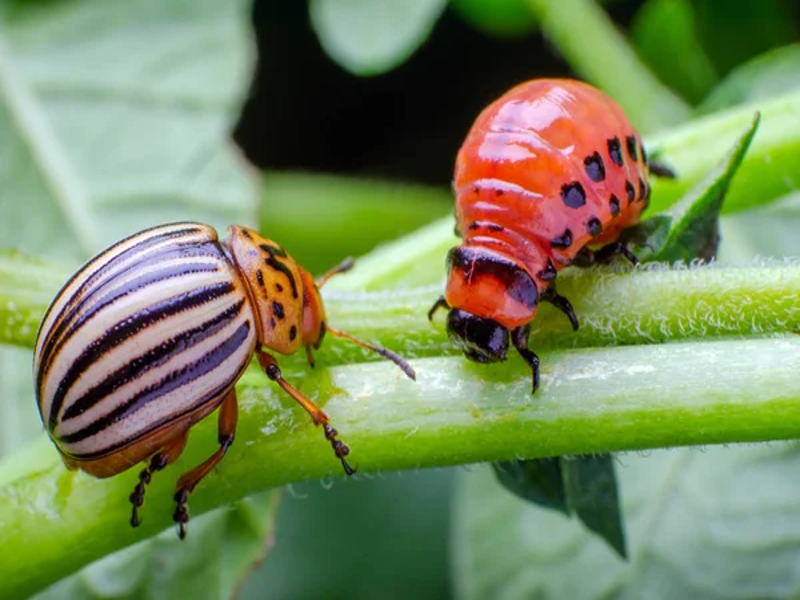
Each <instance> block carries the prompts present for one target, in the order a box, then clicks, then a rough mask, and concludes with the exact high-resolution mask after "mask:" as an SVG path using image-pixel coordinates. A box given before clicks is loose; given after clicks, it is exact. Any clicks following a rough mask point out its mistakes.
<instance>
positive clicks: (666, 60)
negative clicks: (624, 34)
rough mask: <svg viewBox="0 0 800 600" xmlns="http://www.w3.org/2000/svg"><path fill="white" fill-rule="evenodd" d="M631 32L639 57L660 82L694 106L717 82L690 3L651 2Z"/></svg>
mask: <svg viewBox="0 0 800 600" xmlns="http://www.w3.org/2000/svg"><path fill="white" fill-rule="evenodd" d="M630 33H631V39H632V40H633V43H634V44H635V46H636V50H637V51H638V53H639V55H640V56H641V57H642V58H643V59H644V60H645V61H646V62H647V64H648V65H649V66H650V68H651V69H653V71H654V72H655V73H656V75H658V77H659V79H661V81H663V82H664V83H666V84H667V85H669V86H670V87H671V88H673V89H674V90H676V91H677V92H680V94H681V95H682V96H683V97H684V98H686V99H687V100H689V101H690V102H692V103H693V104H696V103H697V102H699V101H700V100H702V99H703V98H704V97H705V95H706V94H707V93H708V91H709V90H710V89H711V88H712V87H713V86H714V84H715V83H716V81H717V75H716V73H715V71H714V66H713V65H712V64H711V61H710V60H709V59H708V56H706V54H705V51H704V50H703V48H702V45H701V43H700V40H699V39H698V37H697V31H696V27H695V15H694V7H693V6H692V4H691V2H690V1H689V0H648V1H647V2H645V3H644V5H643V6H642V7H641V8H640V9H639V11H638V12H637V13H636V16H635V18H634V19H633V22H632V23H631V31H630Z"/></svg>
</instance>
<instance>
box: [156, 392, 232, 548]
mask: <svg viewBox="0 0 800 600" xmlns="http://www.w3.org/2000/svg"><path fill="white" fill-rule="evenodd" d="M238 420H239V403H238V401H237V399H236V388H231V391H230V392H228V395H227V396H225V399H224V400H223V401H222V404H221V405H220V407H219V426H218V430H219V448H218V449H217V451H216V452H214V454H212V455H211V456H210V457H208V458H207V459H206V460H205V461H204V462H203V463H202V464H201V465H199V466H197V467H195V468H194V469H192V470H191V471H189V472H188V473H184V474H183V475H181V478H180V479H179V480H178V486H177V491H176V492H175V502H176V503H177V506H176V507H175V513H174V514H173V515H172V518H173V519H174V520H175V522H176V523H177V524H178V537H180V538H181V539H183V538H185V537H186V523H187V522H188V521H189V512H188V511H187V509H186V500H187V498H188V496H189V494H190V493H191V492H192V491H193V490H194V488H195V487H196V486H197V484H198V483H200V481H201V480H202V479H203V478H204V477H205V476H206V475H208V474H209V473H210V472H211V470H212V469H213V468H214V467H216V466H217V464H219V461H221V460H222V459H223V457H224V456H225V454H226V453H227V452H228V448H230V447H231V444H232V443H233V438H234V435H235V434H236V423H237V422H238Z"/></svg>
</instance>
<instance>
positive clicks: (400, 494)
mask: <svg viewBox="0 0 800 600" xmlns="http://www.w3.org/2000/svg"><path fill="white" fill-rule="evenodd" d="M544 76H572V77H580V78H583V79H586V80H588V81H590V82H592V83H594V84H595V85H598V86H600V87H601V88H603V89H605V90H606V91H607V92H608V93H610V94H611V95H612V96H614V97H615V98H616V99H617V100H618V101H619V102H620V103H621V104H622V105H623V107H625V109H626V110H627V112H628V113H629V115H630V116H631V118H632V120H633V121H634V123H635V124H637V125H638V126H639V127H641V128H642V130H643V132H644V133H645V135H646V139H648V138H650V137H651V136H652V137H653V138H654V139H656V140H664V139H666V142H665V149H668V146H669V132H670V130H671V128H673V127H675V126H678V125H680V124H685V123H689V124H688V125H686V126H687V127H690V128H691V126H692V125H691V119H692V118H693V117H695V116H698V115H704V114H711V113H717V112H718V111H724V110H726V109H731V108H734V107H741V106H752V109H753V110H755V109H756V108H760V107H761V105H762V103H767V102H770V101H775V100H776V99H778V100H780V99H781V98H787V99H788V100H787V103H788V104H787V106H792V107H796V106H798V103H797V100H796V98H797V96H796V94H797V93H798V88H800V7H798V4H797V3H796V2H794V1H793V0H763V1H761V2H758V3H738V4H736V3H729V2H722V1H719V0H695V1H690V0H645V1H633V0H605V1H604V2H600V3H593V2H590V1H589V0H563V1H559V2H550V1H547V0H491V1H489V0H482V1H479V0H452V1H451V2H449V3H448V2H446V1H445V0H413V2H412V1H409V0H309V2H282V3H276V2H270V1H268V0H255V1H254V2H250V1H246V0H237V1H235V2H227V3H220V2H216V1H214V0H134V1H123V0H115V1H107V2H102V3H100V2H91V1H90V0H46V1H45V0H39V1H24V0H7V1H6V2H4V3H3V4H2V5H0V94H1V95H2V96H0V98H2V100H1V101H0V131H2V136H0V180H1V181H2V185H1V186H0V190H2V191H0V247H2V248H6V249H11V250H21V251H24V252H25V253H27V254H31V255H35V256H42V257H44V258H46V259H49V260H51V261H56V262H58V263H62V264H64V266H65V268H72V267H74V266H75V265H77V264H79V262H80V261H81V260H82V259H84V258H85V257H86V256H87V255H89V254H90V253H92V252H95V251H97V250H99V249H100V248H102V247H103V246H104V245H107V244H108V243H111V242H112V241H114V240H116V239H118V238H119V237H121V236H123V235H125V234H127V233H131V232H133V231H136V230H137V229H140V228H142V227H143V226H145V225H150V224H154V223H158V222H164V221H168V220H175V219H199V220H203V221H205V222H209V223H211V224H212V225H214V226H216V227H217V228H218V229H220V230H224V227H225V226H226V225H227V224H228V223H230V222H239V223H243V224H246V225H251V226H258V227H260V229H261V230H262V232H263V233H265V234H266V235H267V236H269V237H272V238H274V239H276V240H277V241H279V242H280V243H281V244H282V245H284V246H286V247H287V248H288V249H289V250H290V252H291V253H292V254H293V255H294V257H295V258H296V259H297V260H298V261H299V262H300V263H302V264H304V265H305V266H306V267H307V268H309V269H310V270H311V271H312V272H315V273H319V272H321V271H323V270H324V269H326V268H327V267H329V266H330V265H333V264H335V263H337V262H338V261H339V260H340V259H341V258H343V257H345V256H347V255H360V254H364V253H366V252H368V251H370V250H371V249H373V248H375V247H376V246H378V245H379V244H382V243H385V242H388V241H389V240H392V239H395V238H398V237H399V236H401V235H403V234H404V233H408V232H411V231H413V230H414V229H416V228H418V227H421V226H423V225H426V224H428V223H430V222H431V221H434V220H436V219H438V218H440V217H445V216H447V215H448V214H450V213H451V211H452V198H451V196H450V194H449V182H450V177H451V175H452V163H453V158H454V156H455V153H456V151H457V149H458V146H459V143H460V141H461V139H462V138H463V136H464V133H465V132H466V130H467V128H468V127H469V125H470V123H471V121H472V119H473V118H474V117H475V116H476V114H477V113H478V112H479V111H480V110H481V108H482V107H483V106H485V105H486V104H487V103H488V102H489V101H491V100H492V99H494V98H495V97H497V96H498V95H499V94H501V93H502V92H503V91H505V90H506V89H507V88H508V87H510V86H512V85H514V84H516V83H518V82H520V81H523V80H525V79H530V78H534V77H544ZM786 115H788V117H787V116H786ZM784 118H786V119H788V121H787V122H788V123H789V125H788V126H787V127H786V128H784V130H783V132H784V133H785V136H786V140H785V142H784V143H782V144H781V145H780V147H779V148H777V149H776V150H774V152H769V151H764V152H762V154H758V153H756V156H757V158H758V160H757V162H756V163H754V164H755V166H753V167H752V170H751V171H750V172H748V171H747V170H746V168H745V170H744V172H743V174H742V177H741V180H740V181H737V182H735V184H740V186H741V187H740V191H739V194H740V197H742V198H745V199H747V198H748V194H747V191H748V190H749V189H750V188H748V187H747V184H748V182H750V181H753V180H754V179H756V178H758V177H759V174H764V175H763V179H765V180H767V181H768V184H765V188H763V189H766V190H768V194H767V193H766V192H765V194H766V196H768V197H766V196H765V197H761V198H759V199H758V200H757V201H756V200H753V201H750V202H749V203H748V202H747V201H739V202H734V203H733V204H732V206H733V207H734V208H733V209H731V210H730V211H729V214H727V215H726V216H725V217H723V221H722V239H723V244H722V247H721V251H720V259H721V261H723V262H726V261H727V262H731V263H736V262H744V263H747V262H750V261H752V259H753V257H755V256H775V257H783V256H797V255H798V254H800V235H798V232H800V197H798V196H797V194H796V193H793V192H794V191H795V190H796V188H797V179H798V178H800V149H799V148H800V112H794V113H792V111H791V110H788V111H786V113H785V115H784ZM768 124H769V121H768V119H767V118H766V117H765V121H764V125H765V127H766V126H768ZM792 125H793V126H794V127H793V128H792ZM698 131H699V129H698ZM709 131H711V133H709V134H706V135H714V130H713V127H712V128H710V129H709ZM737 133H738V132H737ZM721 137H724V136H721ZM681 139H685V138H681ZM756 140H757V141H756V144H757V143H758V136H757V137H756ZM729 142H730V140H729V139H728V138H725V139H720V141H719V147H720V148H721V150H720V154H719V155H718V156H715V157H713V158H708V157H705V158H706V159H707V160H708V161H710V163H711V164H713V163H715V162H716V160H718V159H719V158H721V156H722V154H721V152H722V151H723V150H724V149H725V147H726V143H729ZM715 143H716V140H709V139H701V140H699V141H698V148H702V149H703V151H706V149H708V148H715V146H714V144H715ZM657 149H658V148H656V150H657ZM683 150H685V151H686V153H687V154H686V155H687V156H689V155H691V150H692V149H691V148H689V149H683ZM676 167H677V168H678V170H679V173H680V172H681V167H684V171H683V172H685V169H686V167H685V166H684V165H676ZM770 169H771V170H770ZM748 173H749V174H748ZM660 189H664V191H665V192H667V191H668V190H669V186H668V185H665V186H664V188H660ZM759 189H761V188H759ZM741 190H744V191H741ZM658 191H659V189H657V190H656V193H655V195H654V205H657V204H658V202H659V199H658ZM734 193H736V192H735V190H734V191H732V194H734ZM663 197H666V196H663ZM767 204H768V206H767ZM665 206H666V205H662V206H660V208H664V207H665ZM753 206H756V207H757V208H751V207H753ZM400 248H402V247H400ZM398 251H399V250H398V249H397V248H395V249H394V250H393V252H394V253H395V254H396V253H397V252H398ZM376 256H380V255H376ZM442 260H443V258H442ZM420 277H421V278H422V279H421V280H424V279H425V277H424V276H420ZM30 360H31V356H30V351H29V350H23V349H19V348H12V347H10V346H9V347H4V348H3V349H2V350H0V386H1V388H2V392H3V400H2V402H0V453H2V454H5V455H9V456H10V455H12V454H13V452H14V451H15V450H16V449H18V448H19V447H21V446H22V445H24V444H26V443H28V442H30V441H34V443H36V441H35V440H41V437H42V434H41V426H40V423H39V421H38V415H37V414H36V409H35V403H34V400H33V397H32V390H31V387H30V380H29V375H28V373H29V369H30ZM48 450H49V448H48ZM617 470H618V474H619V477H620V480H621V494H622V496H623V506H624V507H625V514H626V520H627V521H628V523H629V524H628V527H629V535H630V538H631V539H630V541H629V546H630V547H631V549H632V553H633V555H634V556H633V558H632V559H631V562H630V563H622V562H620V561H619V560H618V559H617V558H616V557H615V556H614V555H613V554H612V553H611V552H610V551H609V550H608V549H607V548H606V547H604V546H603V544H602V542H601V541H599V540H596V539H594V538H592V537H590V536H589V535H588V534H586V532H585V531H584V530H583V529H582V528H581V526H580V525H579V524H577V523H576V522H574V521H569V520H566V519H565V518H564V517H561V516H559V515H556V514H554V513H549V512H546V511H544V510H542V509H538V508H535V507H532V506H530V505H527V504H525V503H523V502H522V501H521V500H518V499H517V498H515V497H513V496H511V495H510V494H508V493H507V492H506V491H504V490H503V489H502V488H500V487H499V486H497V485H496V483H495V482H494V481H493V480H492V479H491V475H490V474H489V471H488V470H487V469H486V468H485V467H475V468H471V469H467V468H464V467H461V468H453V469H437V470H432V471H427V472H404V473H386V474H383V475H382V476H380V477H367V476H360V477H358V478H356V480H352V481H340V480H337V481H335V482H316V481H315V482H307V483H304V484H302V485H294V486H292V487H291V488H289V489H287V490H283V492H282V493H281V494H280V499H278V498H277V495H276V494H272V493H270V492H265V493H262V494H260V495H258V496H254V497H251V498H248V499H246V500H244V501H241V502H239V503H237V504H236V505H235V506H234V507H232V508H230V509H222V510H219V511H215V512H212V513H210V514H208V515H204V516H203V517H201V518H198V519H196V521H197V522H198V523H201V524H200V525H198V526H195V527H194V530H193V532H192V535H193V537H194V538H196V539H198V540H200V541H201V543H196V544H193V545H192V546H191V547H190V548H189V547H188V544H185V545H183V546H181V545H180V544H178V543H177V542H175V540H174V539H173V538H174V532H172V531H171V530H170V531H166V532H164V533H163V534H161V536H159V537H157V538H155V539H153V540H150V541H145V542H141V543H139V544H137V545H134V546H132V547H130V548H128V549H126V550H123V551H121V552H119V553H116V554H115V555H112V556H110V557H107V558H105V559H103V560H101V561H99V562H97V563H95V564H94V565H92V566H90V567H88V568H86V569H84V570H83V571H81V572H80V573H78V574H76V575H74V576H71V577H69V578H67V579H65V580H63V581H61V582H59V583H57V584H56V585H55V586H53V587H52V588H50V589H49V590H46V591H44V592H42V593H41V594H39V595H38V596H37V597H38V598H41V599H44V598H48V599H49V598H87V599H90V598H175V597H181V596H184V595H189V594H191V595H192V596H193V597H195V598H198V599H201V598H203V599H204V598H230V597H233V595H234V594H237V593H238V597H239V598H241V599H243V600H247V599H254V598H300V599H302V598H309V599H310V598H348V599H368V598H407V597H414V598H416V599H417V600H425V599H428V598H431V599H433V598H533V597H535V598H570V599H573V598H601V597H602V598H610V597H614V598H686V597H695V598H766V597H769V598H792V597H796V594H797V590H798V589H800V581H799V580H798V575H799V574H798V571H797V569H796V564H797V562H798V560H799V559H800V507H798V505H797V502H796V498H797V497H798V496H799V495H800V478H798V477H797V474H798V471H800V446H798V445H796V444H791V443H782V444H773V445H762V446H754V447H747V446H741V447H737V448H735V449H724V448H720V449H714V450H713V451H706V452H703V451H701V450H699V449H682V450H671V451H658V452H653V453H652V454H651V455H649V456H638V455H637V456H633V455H624V456H622V457H621V458H619V459H618V464H617ZM273 513H276V514H277V517H276V519H275V522H274V523H273V520H272V515H273ZM121 526H123V525H121ZM42 543H43V544H46V540H43V542H42ZM687 548H688V549H691V551H690V552H687ZM61 551H64V552H67V551H69V550H68V549H62V550H61ZM259 561H263V562H261V564H260V566H258V568H256V569H255V570H253V571H252V572H251V570H250V567H251V565H252V564H253V563H254V562H259ZM165 574H166V575H165ZM0 590H2V583H0ZM0 596H2V594H1V593H0Z"/></svg>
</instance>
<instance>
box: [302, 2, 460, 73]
mask: <svg viewBox="0 0 800 600" xmlns="http://www.w3.org/2000/svg"><path fill="white" fill-rule="evenodd" d="M446 4H447V2H446V0H311V2H310V3H309V10H310V17H311V24H312V25H313V27H314V30H315V31H316V32H317V35H318V36H319V40H320V43H321V44H322V46H323V47H324V48H325V51H326V52H327V53H328V55H330V57H331V58H332V59H334V60H335V61H336V62H337V63H339V65H340V66H342V67H344V68H345V69H347V70H348V71H350V72H351V73H354V74H356V75H361V76H367V75H379V74H381V73H383V72H385V71H388V70H390V69H393V68H394V67H396V66H398V65H399V64H401V63H403V62H405V61H406V60H407V59H408V58H409V57H410V56H411V54H413V52H414V51H415V50H416V49H417V48H418V47H419V46H420V45H421V44H422V43H423V42H424V41H425V40H426V39H427V37H428V36H429V35H430V33H431V31H432V30H433V26H434V25H435V24H436V21H437V19H438V18H439V15H441V13H442V11H443V10H444V7H445V6H446Z"/></svg>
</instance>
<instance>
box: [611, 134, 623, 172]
mask: <svg viewBox="0 0 800 600" xmlns="http://www.w3.org/2000/svg"><path fill="white" fill-rule="evenodd" d="M608 156H609V158H610V159H611V162H613V163H614V164H615V165H617V166H618V167H621V166H622V144H621V143H620V141H619V138H618V137H614V138H611V139H610V140H608Z"/></svg>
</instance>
